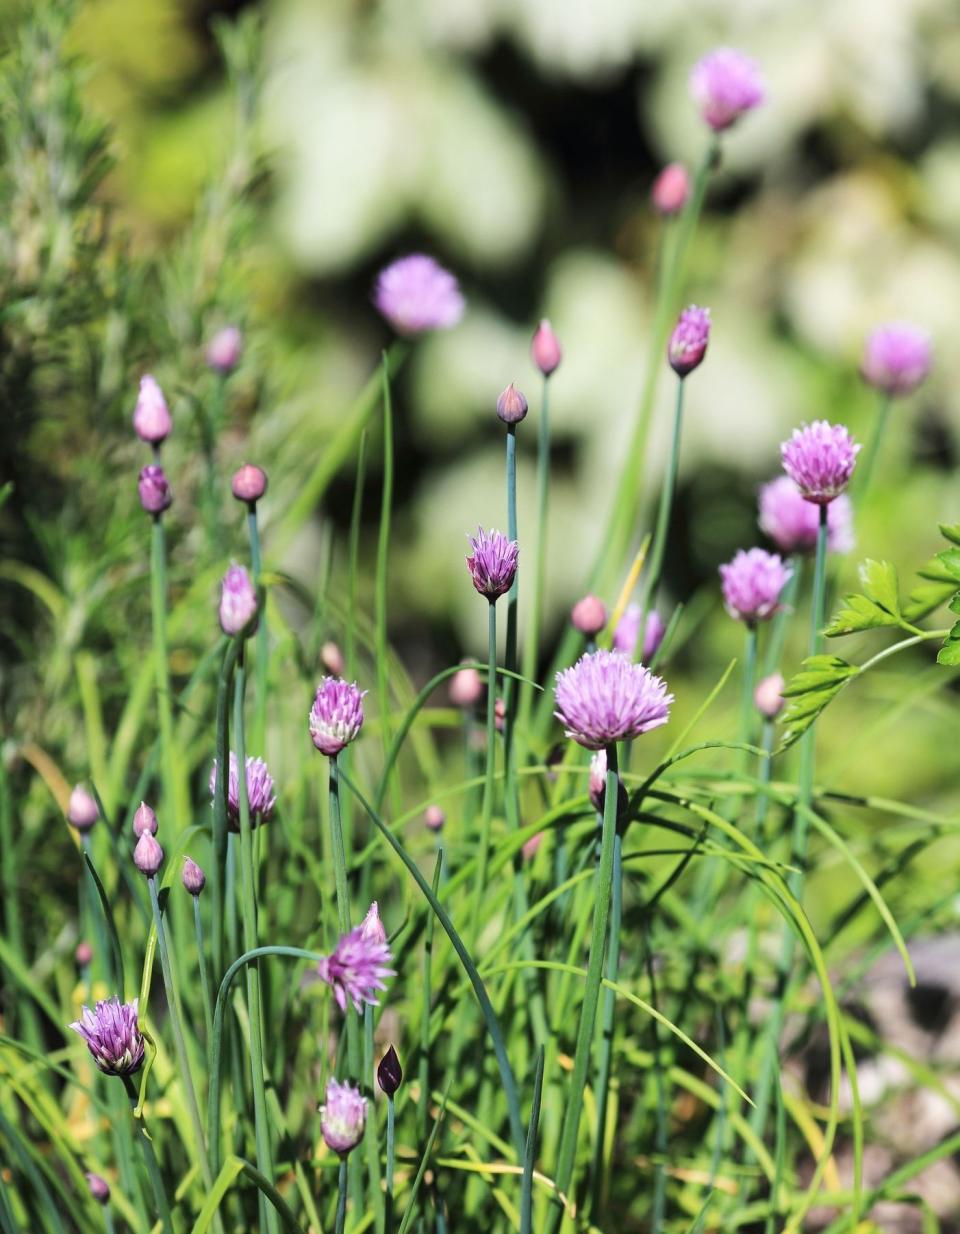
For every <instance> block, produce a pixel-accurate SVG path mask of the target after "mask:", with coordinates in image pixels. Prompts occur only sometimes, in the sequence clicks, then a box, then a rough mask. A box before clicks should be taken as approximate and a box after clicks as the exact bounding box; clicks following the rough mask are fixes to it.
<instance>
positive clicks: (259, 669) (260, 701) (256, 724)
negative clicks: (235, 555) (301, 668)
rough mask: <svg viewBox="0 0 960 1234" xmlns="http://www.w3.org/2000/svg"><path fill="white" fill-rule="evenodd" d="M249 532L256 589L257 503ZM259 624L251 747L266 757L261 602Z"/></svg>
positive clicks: (264, 629)
mask: <svg viewBox="0 0 960 1234" xmlns="http://www.w3.org/2000/svg"><path fill="white" fill-rule="evenodd" d="M247 531H248V533H249V536H250V566H251V573H252V575H253V585H254V587H259V585H260V577H261V575H262V574H263V563H262V558H261V556H260V526H259V523H258V522H257V503H256V502H255V501H251V502H250V503H249V505H248V506H247ZM261 604H262V607H261V610H260V624H259V625H258V626H257V632H256V634H255V635H254V638H255V639H256V657H255V660H254V678H253V725H252V737H253V741H252V743H251V744H252V746H253V748H254V749H255V750H258V751H259V752H260V753H261V754H263V750H264V746H265V744H266V736H267V667H268V658H269V655H270V649H269V646H268V645H267V613H266V607H267V606H266V600H265V599H264V600H261Z"/></svg>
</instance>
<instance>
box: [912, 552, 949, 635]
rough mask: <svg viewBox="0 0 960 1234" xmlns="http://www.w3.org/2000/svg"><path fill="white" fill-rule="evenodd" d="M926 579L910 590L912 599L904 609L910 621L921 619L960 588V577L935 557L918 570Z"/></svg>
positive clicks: (921, 576)
mask: <svg viewBox="0 0 960 1234" xmlns="http://www.w3.org/2000/svg"><path fill="white" fill-rule="evenodd" d="M917 574H918V575H919V576H920V578H922V579H923V580H924V581H923V582H922V583H918V584H917V585H916V587H914V589H913V590H912V591H911V592H910V600H909V602H908V604H907V606H906V608H905V609H904V616H905V617H906V619H907V620H908V621H919V620H920V619H921V618H922V617H927V616H929V615H930V613H932V612H934V611H935V610H936V609H938V608H939V607H940V606H941V604H946V602H947V601H948V600H950V599H952V598H953V597H954V596H955V595H956V594H957V590H958V588H960V579H958V578H957V577H956V576H955V575H953V574H952V573H951V572H950V571H949V570H948V569H947V568H946V567H945V566H944V565H943V564H942V563H941V562H940V561H938V560H937V558H936V557H934V558H933V559H932V560H930V561H928V562H927V564H926V565H925V566H924V567H923V568H922V569H921V570H918V571H917Z"/></svg>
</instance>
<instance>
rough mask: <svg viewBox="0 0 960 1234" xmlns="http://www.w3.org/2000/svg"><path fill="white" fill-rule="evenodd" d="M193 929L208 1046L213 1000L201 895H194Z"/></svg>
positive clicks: (211, 1029) (211, 1033) (210, 1033)
mask: <svg viewBox="0 0 960 1234" xmlns="http://www.w3.org/2000/svg"><path fill="white" fill-rule="evenodd" d="M191 898H192V900H193V930H194V934H195V935H196V939H197V965H198V966H199V968H200V997H201V998H202V999H203V1026H204V1029H205V1030H206V1039H207V1048H208V1049H209V1047H210V1039H211V1037H212V1036H213V1002H212V999H211V997H210V975H209V973H208V972H207V957H206V954H205V952H204V946H203V920H202V918H201V916H200V897H199V896H192V897H191Z"/></svg>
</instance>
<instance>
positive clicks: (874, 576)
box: [860, 558, 900, 617]
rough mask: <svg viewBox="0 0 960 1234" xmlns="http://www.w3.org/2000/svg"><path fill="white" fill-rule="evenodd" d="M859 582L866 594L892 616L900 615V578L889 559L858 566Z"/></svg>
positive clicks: (866, 562)
mask: <svg viewBox="0 0 960 1234" xmlns="http://www.w3.org/2000/svg"><path fill="white" fill-rule="evenodd" d="M860 582H861V583H863V590H864V591H865V592H866V594H867V596H868V597H869V598H870V599H871V600H873V601H874V602H875V603H876V604H878V605H879V606H880V607H881V608H882V609H884V610H885V611H886V612H888V613H889V614H890V615H891V616H892V617H899V616H900V580H899V577H898V575H897V567H896V566H895V565H893V564H892V563H891V562H889V561H871V560H870V559H869V558H868V559H867V560H866V561H865V562H863V564H862V565H861V566H860Z"/></svg>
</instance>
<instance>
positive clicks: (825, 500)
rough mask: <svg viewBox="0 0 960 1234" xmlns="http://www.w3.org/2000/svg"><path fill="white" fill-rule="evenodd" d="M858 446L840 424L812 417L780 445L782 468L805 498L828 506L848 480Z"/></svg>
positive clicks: (851, 472) (855, 462) (858, 449)
mask: <svg viewBox="0 0 960 1234" xmlns="http://www.w3.org/2000/svg"><path fill="white" fill-rule="evenodd" d="M859 452H860V446H859V444H858V443H857V442H855V441H854V440H853V438H852V437H851V436H850V434H849V433H848V432H847V430H846V429H845V428H844V426H843V425H842V424H829V423H828V422H827V421H826V420H814V422H813V423H812V424H805V425H803V427H802V428H797V429H794V430H793V436H792V437H791V438H790V440H789V441H785V442H783V444H782V445H781V446H780V457H781V459H782V461H783V470H784V471H785V472H786V473H787V475H788V476H789V477H790V479H791V480H792V481H793V482H794V484H796V486H797V488H799V490H800V492H801V493H802V495H803V496H804V498H805V499H806V500H807V501H812V502H813V503H814V504H815V505H818V506H825V505H828V504H829V503H830V502H831V501H833V500H834V498H836V497H838V496H839V495H840V494H841V493H842V492H843V490H844V489H845V488H846V487H847V485H848V484H849V483H850V477H851V476H852V475H853V469H854V467H855V466H856V464H857V455H858V453H859Z"/></svg>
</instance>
